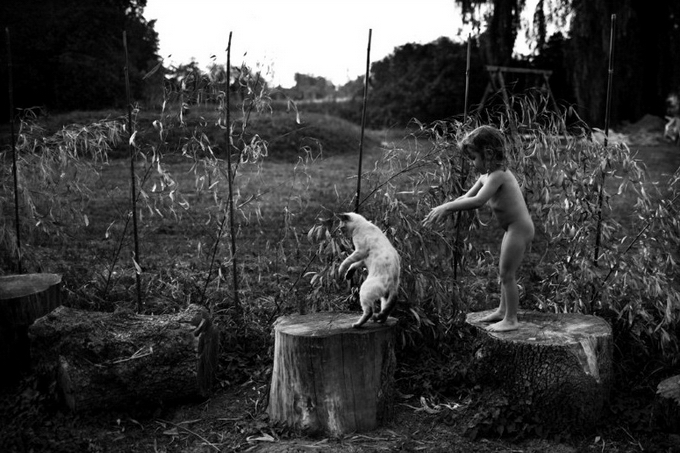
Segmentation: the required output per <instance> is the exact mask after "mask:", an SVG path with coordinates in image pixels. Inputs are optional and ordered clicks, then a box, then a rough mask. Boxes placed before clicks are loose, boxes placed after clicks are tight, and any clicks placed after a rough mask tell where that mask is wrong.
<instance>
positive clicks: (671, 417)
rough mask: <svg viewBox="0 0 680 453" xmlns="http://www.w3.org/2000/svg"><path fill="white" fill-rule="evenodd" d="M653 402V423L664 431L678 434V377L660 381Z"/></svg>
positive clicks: (679, 396) (679, 385) (679, 413)
mask: <svg viewBox="0 0 680 453" xmlns="http://www.w3.org/2000/svg"><path fill="white" fill-rule="evenodd" d="M656 395H657V396H656V400H655V401H654V409H653V415H654V421H655V423H656V424H657V425H658V426H659V427H660V428H661V429H662V430H664V431H666V432H669V433H673V434H680V375H678V376H672V377H669V378H668V379H664V380H663V381H661V382H660V383H659V385H658V387H657V390H656Z"/></svg>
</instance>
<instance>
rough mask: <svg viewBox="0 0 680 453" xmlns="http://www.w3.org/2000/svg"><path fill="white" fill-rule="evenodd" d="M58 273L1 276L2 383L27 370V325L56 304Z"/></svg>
mask: <svg viewBox="0 0 680 453" xmlns="http://www.w3.org/2000/svg"><path fill="white" fill-rule="evenodd" d="M61 292H62V284H61V276H59V275H56V274H20V275H5V276H2V277H0V363H4V364H5V367H4V368H5V370H6V371H5V372H3V373H0V382H1V383H11V382H14V381H16V380H17V379H18V378H19V376H20V375H21V373H22V372H25V371H28V369H29V367H30V364H31V359H30V346H29V340H28V326H30V325H31V324H33V321H35V320H36V319H38V318H40V317H41V316H44V315H46V314H47V313H49V312H51V311H52V310H54V309H55V308H56V307H58V306H59V304H60V303H61V299H62V297H61V296H62V294H61Z"/></svg>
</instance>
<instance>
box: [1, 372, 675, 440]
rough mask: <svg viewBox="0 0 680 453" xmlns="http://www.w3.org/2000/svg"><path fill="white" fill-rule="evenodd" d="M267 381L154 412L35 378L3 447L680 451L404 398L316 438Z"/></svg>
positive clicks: (613, 432)
mask: <svg viewBox="0 0 680 453" xmlns="http://www.w3.org/2000/svg"><path fill="white" fill-rule="evenodd" d="M267 384H268V383H265V382H254V381H250V382H247V383H245V384H242V385H238V386H234V387H231V388H225V389H223V390H219V391H217V392H216V393H215V395H214V396H213V397H211V398H209V399H207V400H205V401H202V402H194V403H191V404H185V405H178V406H173V407H168V408H166V409H156V410H155V411H154V412H153V413H148V414H134V415H133V414H132V413H124V412H110V411H106V412H102V413H98V414H72V413H67V412H64V410H62V409H61V408H59V407H55V406H53V405H52V404H50V403H49V402H48V401H46V400H45V399H43V397H41V396H39V395H38V394H37V393H36V392H35V391H34V390H33V386H32V383H31V380H30V379H28V380H26V381H24V383H23V386H22V387H21V388H19V389H18V391H16V390H15V391H14V392H6V393H5V394H4V395H2V397H1V398H0V422H1V425H0V426H1V427H0V451H1V452H3V453H5V452H6V453H9V452H57V453H58V452H117V453H118V452H119V453H123V452H125V453H127V452H129V453H135V452H140V453H141V452H164V453H168V452H196V453H198V452H201V453H202V452H290V453H292V452H312V451H314V452H316V451H319V452H329V453H331V452H332V453H335V452H362V453H363V452H380V451H402V452H418V451H423V452H484V453H491V452H516V453H538V452H556V453H575V452H593V453H595V452H597V453H619V452H642V451H649V452H666V453H677V452H680V436H676V435H668V434H661V433H651V432H650V433H642V432H631V431H629V430H628V429H626V428H623V427H620V428H617V427H612V426H611V425H612V424H609V425H607V426H605V427H603V428H602V430H598V432H599V431H601V432H599V433H598V434H592V435H588V436H581V437H576V436H568V437H564V438H561V439H557V438H554V437H553V438H549V439H541V438H530V439H524V440H521V441H518V440H516V439H515V440H513V439H512V438H477V439H471V438H470V437H468V436H467V435H466V425H467V423H469V420H470V419H471V415H472V414H471V411H470V405H469V404H468V403H469V401H460V402H456V401H447V402H439V403H438V404H434V403H432V402H428V401H426V400H424V399H422V398H421V397H419V396H417V395H413V396H409V397H402V399H401V401H400V402H399V403H398V404H396V406H395V413H394V417H393V419H392V420H391V421H390V422H388V423H386V424H385V425H384V426H381V427H379V428H378V429H376V430H375V431H372V432H365V433H352V434H348V435H346V436H344V437H341V438H329V437H310V436H306V435H305V434H304V433H300V432H294V431H292V430H290V429H287V428H282V427H277V426H273V425H272V424H270V423H269V422H268V417H267V414H266V400H267V391H268V385H267Z"/></svg>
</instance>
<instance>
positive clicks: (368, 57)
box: [354, 28, 373, 213]
mask: <svg viewBox="0 0 680 453" xmlns="http://www.w3.org/2000/svg"><path fill="white" fill-rule="evenodd" d="M372 33H373V29H372V28H369V29H368V49H367V50H366V75H365V76H364V99H363V105H362V108H361V139H360V140H359V170H358V172H357V198H356V201H355V206H354V212H356V213H359V206H360V204H361V203H360V201H359V199H360V198H361V161H362V160H363V155H364V130H365V128H366V102H367V98H368V80H369V77H370V70H371V35H372Z"/></svg>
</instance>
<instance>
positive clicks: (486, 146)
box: [461, 126, 506, 172]
mask: <svg viewBox="0 0 680 453" xmlns="http://www.w3.org/2000/svg"><path fill="white" fill-rule="evenodd" d="M505 147H506V142H505V136H503V133H502V132H501V131H500V130H498V129H496V128H495V127H492V126H479V127H478V128H476V129H474V130H473V131H471V132H470V133H468V134H467V135H466V136H465V138H463V141H462V142H461V149H462V151H463V154H470V153H471V152H476V153H479V154H480V155H481V156H482V160H483V161H484V163H485V165H486V170H487V172H490V171H492V170H493V169H495V168H498V167H502V168H503V169H505V164H506V159H505Z"/></svg>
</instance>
